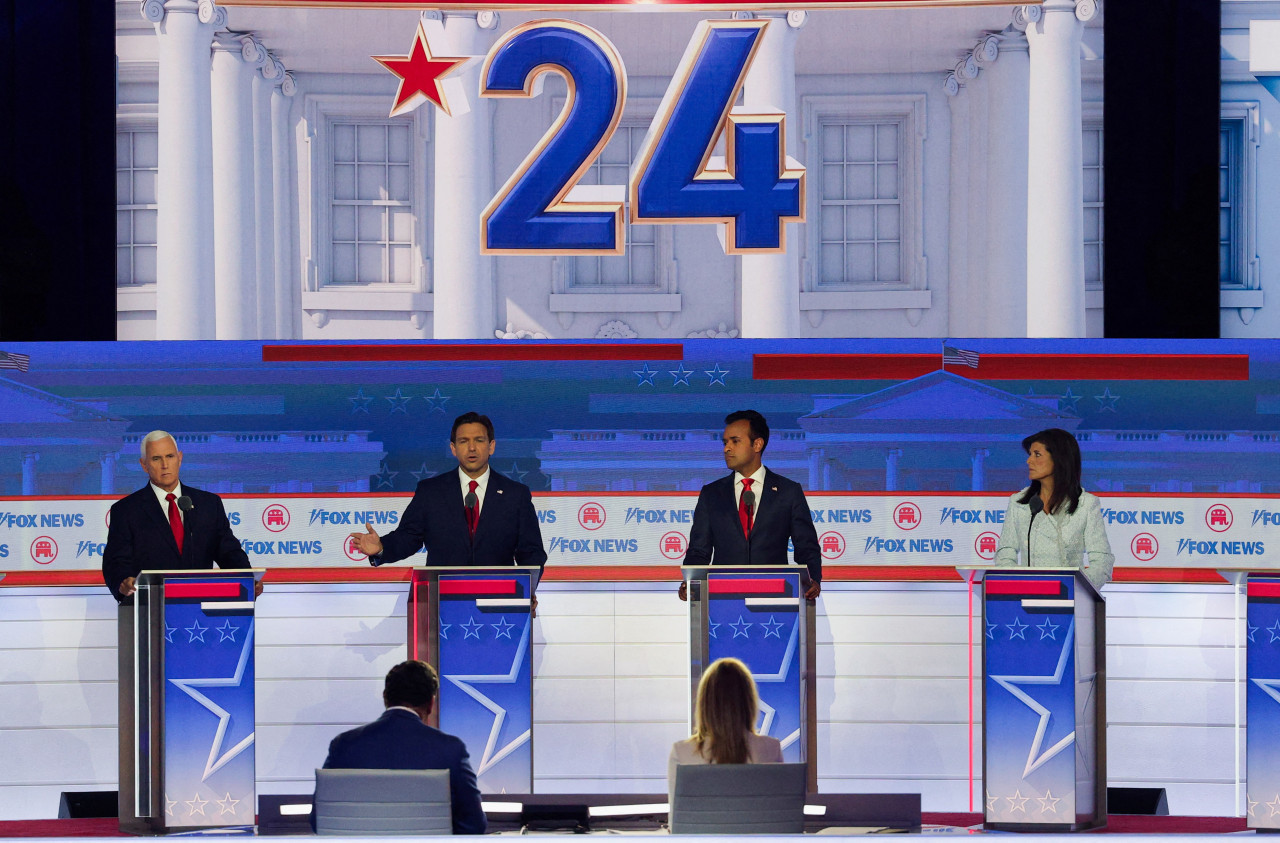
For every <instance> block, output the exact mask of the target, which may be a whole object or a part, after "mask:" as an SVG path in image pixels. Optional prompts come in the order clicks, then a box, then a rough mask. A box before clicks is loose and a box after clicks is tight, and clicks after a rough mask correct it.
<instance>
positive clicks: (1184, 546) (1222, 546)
mask: <svg viewBox="0 0 1280 843" xmlns="http://www.w3.org/2000/svg"><path fill="white" fill-rule="evenodd" d="M1265 552H1266V550H1265V548H1264V546H1263V543H1262V542H1240V541H1235V542H1229V541H1202V540H1200V539H1178V555H1179V556H1181V555H1182V554H1184V553H1185V554H1186V555H1187V556H1261V555H1262V554H1263V553H1265Z"/></svg>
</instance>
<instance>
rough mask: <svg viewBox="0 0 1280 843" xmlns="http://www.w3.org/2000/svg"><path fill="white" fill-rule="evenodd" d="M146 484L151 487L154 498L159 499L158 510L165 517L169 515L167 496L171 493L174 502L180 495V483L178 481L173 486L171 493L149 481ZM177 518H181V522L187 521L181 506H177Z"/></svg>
mask: <svg viewBox="0 0 1280 843" xmlns="http://www.w3.org/2000/svg"><path fill="white" fill-rule="evenodd" d="M147 485H149V486H150V487H151V491H153V492H155V493H156V500H158V501H160V511H161V512H163V513H164V517H165V518H166V519H167V518H168V517H169V501H168V500H167V498H168V497H169V495H170V494H172V495H173V498H174V503H177V501H178V498H180V497H182V484H181V483H179V484H178V485H177V486H174V487H173V492H172V493H170V492H166V491H165V490H164V489H161V488H160V487H159V486H157V485H156V484H155V483H149V484H147ZM178 518H180V519H181V520H182V523H183V524H186V523H187V513H185V512H183V511H182V507H178Z"/></svg>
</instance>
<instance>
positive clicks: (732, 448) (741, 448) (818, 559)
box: [680, 410, 822, 600]
mask: <svg viewBox="0 0 1280 843" xmlns="http://www.w3.org/2000/svg"><path fill="white" fill-rule="evenodd" d="M724 423H725V428H724V436H723V437H722V439H721V441H722V442H724V461H725V465H726V466H728V468H729V469H730V470H731V471H733V474H730V475H729V476H728V477H723V478H721V479H719V480H716V481H715V482H713V483H708V484H707V485H705V486H703V487H702V492H701V493H699V495H698V505H697V507H696V508H695V509H694V511H693V527H692V528H691V529H690V530H689V551H688V553H686V554H685V564H686V565H785V564H787V542H788V540H790V542H791V544H792V545H793V547H794V548H795V560H796V562H797V563H798V564H800V565H805V566H807V567H808V569H809V579H810V584H809V588H808V590H807V591H805V595H804V596H805V597H807V598H809V599H810V600H812V599H813V598H815V597H817V596H818V594H819V593H820V592H821V591H822V553H821V552H820V551H819V550H818V532H817V530H815V529H814V528H813V516H812V515H810V513H809V503H808V502H807V501H806V500H805V498H804V490H803V489H802V488H800V484H799V483H796V482H795V481H794V480H788V479H787V478H786V477H783V476H782V475H780V474H775V473H774V472H772V471H770V470H768V469H767V468H765V467H764V465H763V463H762V462H761V460H762V458H763V455H764V449H765V446H766V445H768V444H769V423H768V422H766V421H765V419H764V416H762V415H760V414H759V413H758V412H756V411H755V410H739V411H737V412H735V413H730V414H729V415H727V416H725V419H724ZM685 589H686V586H685V584H684V583H681V584H680V599H681V600H684V599H686V596H687V595H686V592H685Z"/></svg>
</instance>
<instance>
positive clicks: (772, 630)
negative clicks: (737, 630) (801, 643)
mask: <svg viewBox="0 0 1280 843" xmlns="http://www.w3.org/2000/svg"><path fill="white" fill-rule="evenodd" d="M760 625H761V626H763V627H764V637H765V638H768V637H769V636H773V637H774V638H777V639H781V638H782V629H783V627H785V626H786V624H785V623H782V622H781V621H777V620H774V618H773V615H770V616H769V620H768V622H767V623H762V624H760Z"/></svg>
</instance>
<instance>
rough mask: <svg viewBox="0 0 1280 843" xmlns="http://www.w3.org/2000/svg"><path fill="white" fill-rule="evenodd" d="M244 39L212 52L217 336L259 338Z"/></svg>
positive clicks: (249, 75)
mask: <svg viewBox="0 0 1280 843" xmlns="http://www.w3.org/2000/svg"><path fill="white" fill-rule="evenodd" d="M245 52H246V50H245V45H244V44H242V43H241V40H240V38H239V37H233V36H224V37H220V38H219V39H218V41H217V43H216V44H215V45H214V48H213V110H212V113H213V126H214V129H213V175H214V195H213V198H214V202H213V224H214V251H215V278H216V280H217V287H216V290H217V293H216V300H215V302H216V308H217V314H218V332H217V337H218V339H220V340H240V339H252V338H254V337H256V336H257V334H258V317H257V307H258V292H257V283H256V276H257V271H258V265H257V235H256V233H255V231H254V225H255V217H254V215H255V211H256V208H255V202H254V196H253V188H254V179H253V164H254V154H253V76H254V75H255V74H254V66H253V65H251V64H249V63H248V62H246V61H245V60H244V53H245ZM255 52H256V51H255Z"/></svg>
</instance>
